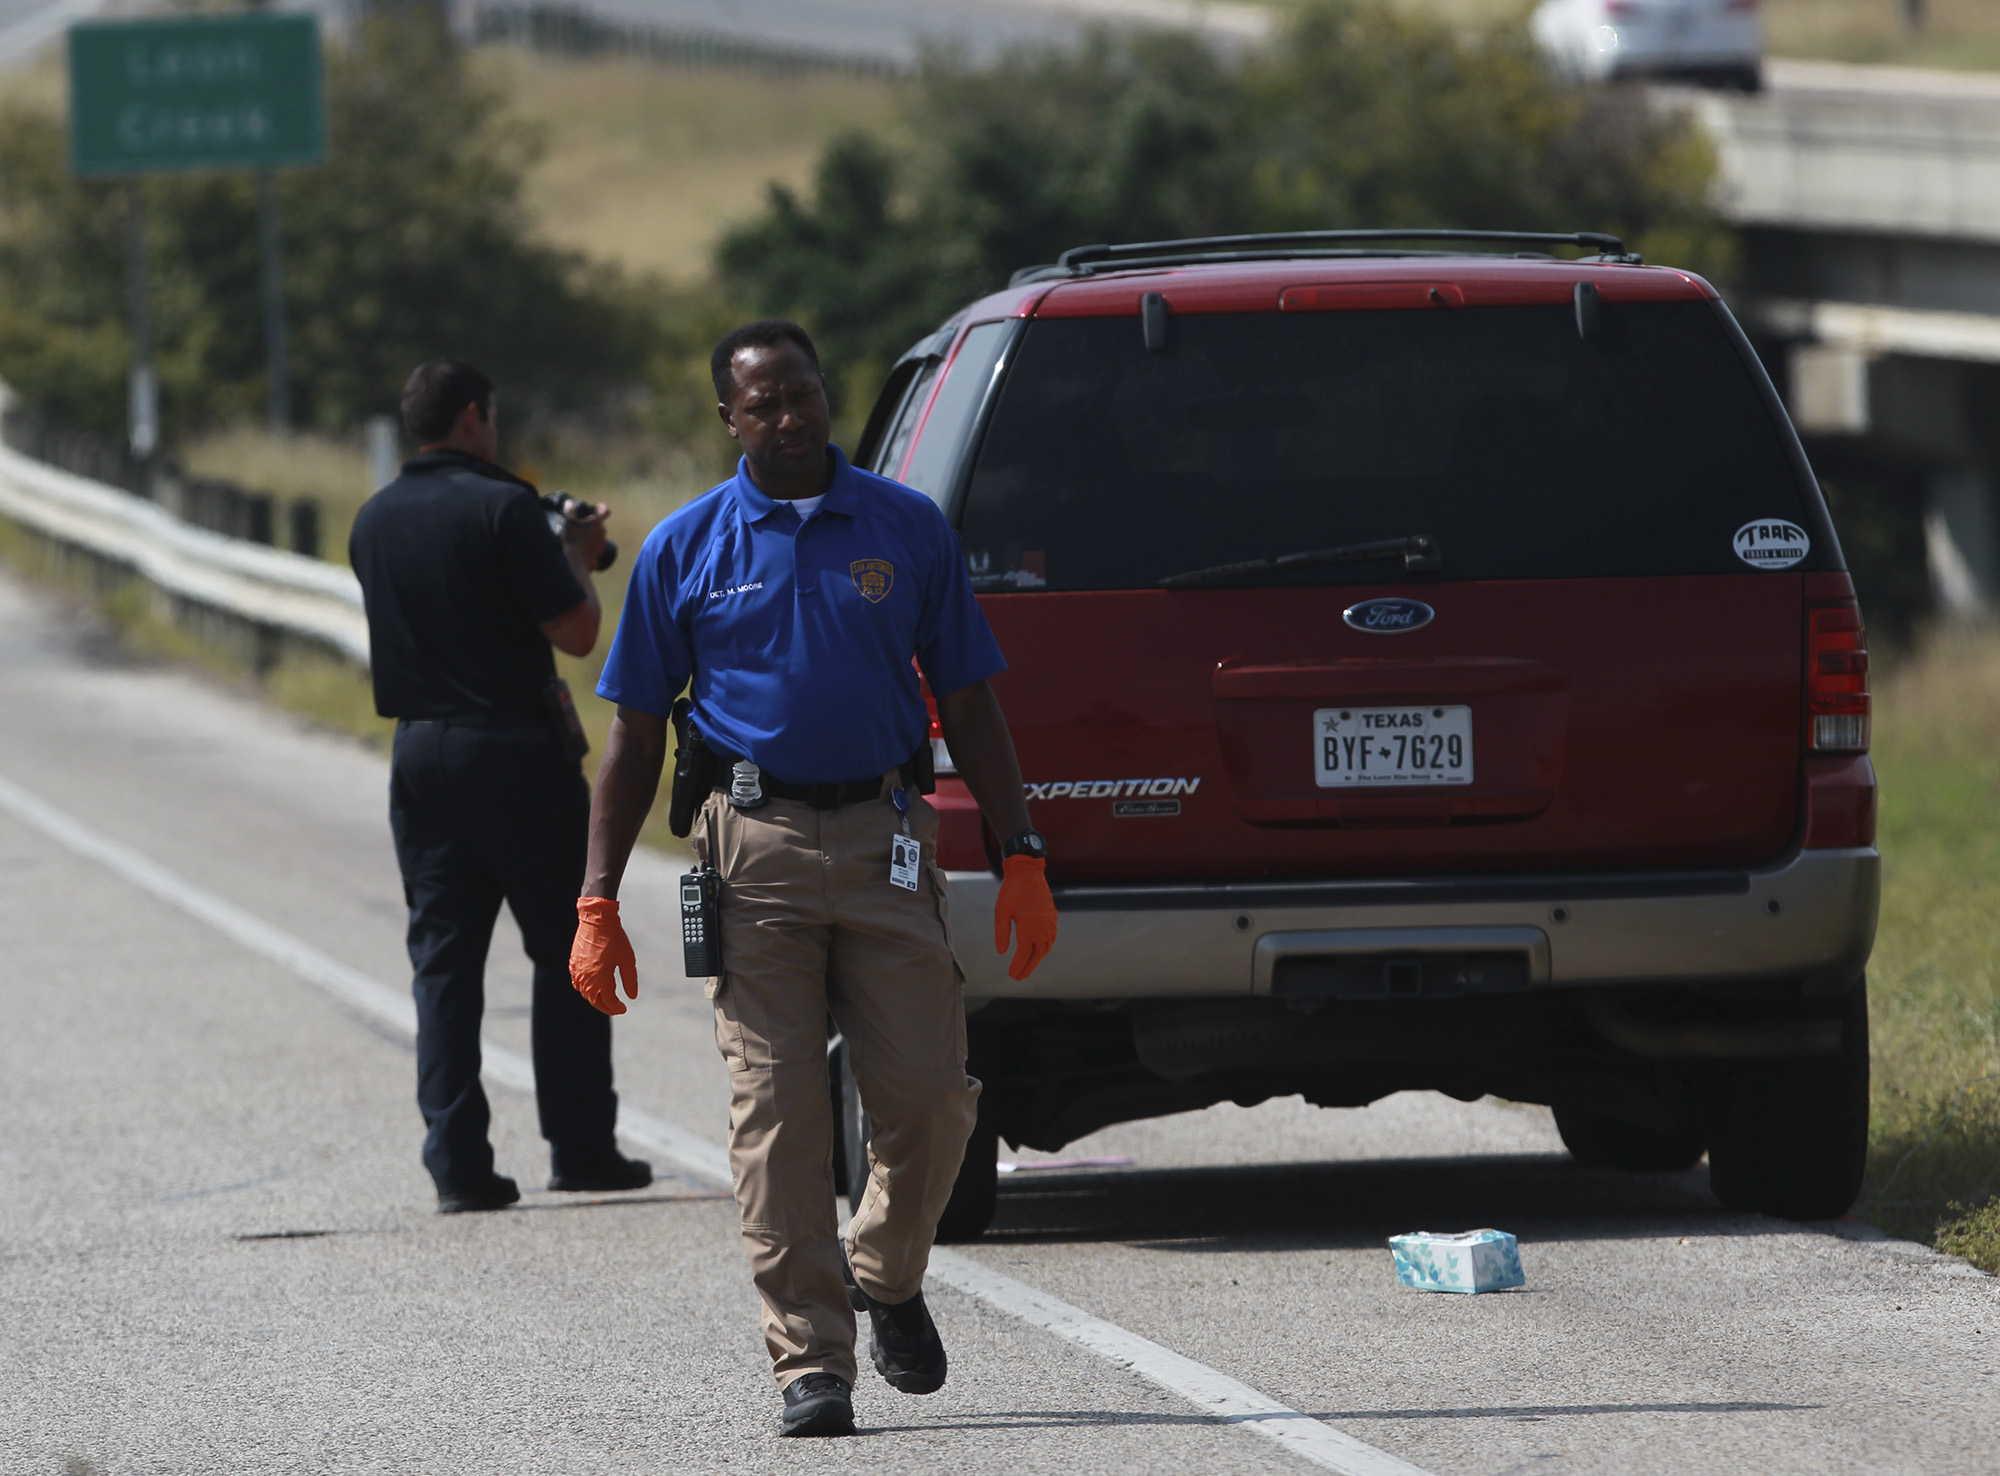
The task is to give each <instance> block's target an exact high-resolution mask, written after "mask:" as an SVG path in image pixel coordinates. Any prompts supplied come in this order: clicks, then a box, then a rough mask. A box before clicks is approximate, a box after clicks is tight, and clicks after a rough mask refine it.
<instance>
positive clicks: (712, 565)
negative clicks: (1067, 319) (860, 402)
mask: <svg viewBox="0 0 2000 1476" xmlns="http://www.w3.org/2000/svg"><path fill="white" fill-rule="evenodd" d="M830 454H831V455H832V457H833V462H834V470H833V478H832V482H831V484H830V485H829V486H828V487H827V491H826V500H825V501H824V502H822V503H821V504H820V509H819V512H818V513H817V514H815V515H814V516H813V517H810V518H807V519H806V520H805V521H804V522H803V523H801V522H800V520H799V515H798V514H797V512H795V511H794V510H793V508H792V506H791V504H790V503H787V502H779V501H775V500H774V499H772V498H769V497H766V496H765V495H764V494H763V493H762V492H760V491H758V490H757V485H756V483H754V482H752V481H751V480H750V473H749V470H748V468H747V467H746V466H745V465H744V464H743V463H742V462H740V461H739V462H738V463H737V465H736V475H735V477H733V478H732V479H731V480H729V481H727V482H724V483H723V484H722V485H721V486H719V487H716V488H713V489H711V490H710V491H708V492H705V493H703V494H702V495H701V496H700V497H697V498H696V499H695V500H694V501H693V502H690V503H689V504H688V505H687V506H686V507H684V508H682V509H680V510H679V511H678V512H676V513H674V514H673V515H672V516H671V517H669V518H667V519H666V520H665V521H663V522H662V523H661V524H660V525H659V526H658V527H656V528H654V529H653V531H652V532H651V533H650V534H648V535H647V537H646V542H645V544H644V545H643V546H642V547H641V548H640V550H639V557H638V559H637V560H636V561H635V563H634V565H633V568H632V580H631V584H630V586H629V587H628V588H627V590H626V593H625V610H624V613H623V614H622V615H620V616H619V618H618V633H617V635H616V636H614V637H613V638H612V642H611V653H610V655H609V656H608V657H607V658H606V659H605V663H604V675H603V677H602V678H601V679H600V680H599V681H598V683H597V693H598V695H599V696H600V697H605V698H608V699H609V700H611V701H613V702H616V703H619V704H621V705H623V706H626V707H633V708H637V709H638V710H639V711H641V712H650V713H653V714H655V715H658V716H665V715H666V714H667V712H668V711H669V709H670V708H671V707H672V705H673V700H674V698H675V697H677V696H679V695H680V691H681V688H682V687H683V686H685V685H686V684H687V682H688V679H689V678H690V677H692V678H693V679H694V687H693V691H692V693H691V695H692V698H693V703H694V708H693V713H694V719H695V724H696V726H697V727H698V728H700V730H701V732H702V735H703V736H704V737H705V738H707V740H708V741H709V742H710V743H711V744H713V745H715V746H716V747H718V748H722V749H727V750H729V751H730V752H733V753H740V754H743V755H744V756H745V757H747V758H749V759H751V760H753V761H754V762H755V763H756V764H757V765H758V766H759V767H760V768H763V769H767V770H769V771H770V772H771V773H772V774H774V775H775V776H777V777H778V778H780V779H785V780H789V781H791V782H792V783H794V784H825V783H835V782H840V781H845V780H850V779H865V778H867V777H869V776H870V775H874V774H881V773H885V772H886V771H888V770H889V769H892V768H894V767H895V766H896V765H897V764H900V763H902V762H903V761H904V760H905V759H907V758H909V756H910V755H911V754H912V753H913V752H915V751H916V747H917V745H918V744H919V743H920V742H922V741H923V738H924V735H925V733H926V731H927V730H928V729H929V726H930V719H929V717H928V715H927V714H926V713H925V711H924V701H923V694H922V692H921V691H920V690H919V688H918V686H917V673H916V669H915V667H913V666H912V665H911V664H910V658H911V657H912V656H915V657H916V659H917V663H918V664H919V665H921V666H922V668H923V673H924V679H925V680H926V681H928V682H929V683H930V688H931V691H932V692H934V693H937V694H939V695H945V694H948V693H952V692H956V691H958V690H959V689H960V688H962V687H969V686H971V685H972V684H973V683H974V682H977V681H981V680H984V679H985V678H987V677H990V676H992V675H993V674H994V673H995V672H997V671H1000V670H1003V669H1004V668H1005V667H1006V665H1007V663H1006V662H1005V661H1004V660H1003V659H1002V658H1001V655H1000V647H999V643H998V642H996V641H995V640H994V639H993V631H992V629H991V628H990V627H989V626H988V625H987V624H986V616H985V615H984V613H982V612H981V610H980V608H979V605H978V602H977V601H975V600H974V599H973V597H972V585H971V583H970V581H969V580H968V579H967V578H966V573H965V557H964V555H963V554H962V553H961V552H960V550H959V545H958V535H957V533H955V532H954V531H952V527H951V525H950V524H949V523H947V522H946V521H945V519H944V514H943V513H942V512H940V511H939V510H938V508H937V505H936V504H935V503H933V502H932V501H931V500H930V499H929V498H928V497H925V496H924V495H922V494H921V493H918V492H913V491H911V490H910V489H909V488H908V487H905V486H903V485H902V484H901V483H899V482H892V481H890V480H889V479H888V478H887V477H878V476H876V475H874V474H873V473H871V472H865V471H859V470H856V469H855V468H854V467H852V466H849V465H848V463H847V458H846V457H845V456H843V455H841V453H840V451H839V449H838V448H837V447H836V448H832V450H831V452H830Z"/></svg>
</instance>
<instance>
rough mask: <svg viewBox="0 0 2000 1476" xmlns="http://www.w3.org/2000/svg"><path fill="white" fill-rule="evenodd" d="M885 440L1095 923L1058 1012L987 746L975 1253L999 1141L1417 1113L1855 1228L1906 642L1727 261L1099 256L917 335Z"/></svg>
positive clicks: (1060, 895)
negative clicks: (1885, 673) (933, 509)
mask: <svg viewBox="0 0 2000 1476" xmlns="http://www.w3.org/2000/svg"><path fill="white" fill-rule="evenodd" d="M1426 235H1428V236H1430V237H1431V239H1430V240H1429V241H1426V242H1425V243H1424V246H1423V248H1422V249H1417V248H1416V247H1414V246H1413V245H1411V244H1408V243H1413V242H1416V241H1418V240H1419V239H1421V238H1422V237H1424V236H1426ZM1397 243H1404V244H1401V245H1399V244H1397ZM1565 248H1566V249H1569V250H1577V249H1581V250H1582V251H1583V252H1585V253H1587V254H1586V255H1584V256H1583V257H1582V258H1581V259H1559V257H1558V256H1557V255H1556V252H1557V251H1558V250H1561V249H1565ZM1502 250H1509V251H1512V252H1514V253H1516V254H1500V253H1501V251H1502ZM856 449H857V454H856V456H855V460H856V461H857V462H858V463H859V464H861V465H864V466H868V467H871V468H872V469H874V470H875V471H878V472H882V473H885V474H887V475H889V476H892V477H897V478H900V479H901V480H902V481H904V482H906V483H908V484H910V485H911V486H913V487H916V488H918V489H920V490H921V491H923V492H924V493H926V494H928V495H929V496H931V497H932V498H934V499H935V500H936V501H937V502H938V503H939V505H940V506H942V507H943V509H944V510H945V512H946V514H947V515H948V516H949V517H950V519H951V521H952V523H953V524H954V525H955V526H956V527H957V529H958V532H959V539H960V542H961V544H962V545H963V547H964V551H965V557H966V560H967V563H968V565H969V567H970V569H971V573H972V577H973V581H974V587H975V588H976V589H977V590H978V591H979V592H980V599H981V603H982V604H983V605H984V607H985V610H986V614H987V617H988V618H989V619H990V620H991V622H992V624H993V629H994V631H995V633H996V634H997V635H998V637H999V640H1000V644H1001V647H1002V649H1003V650H1004V651H1005V653H1006V655H1007V659H1008V661H1009V663H1010V665H1009V668H1008V670H1007V671H1006V672H1005V673H1004V674H1003V675H1002V676H1000V677H998V678H997V679H996V681H995V686H996V688H997V689H998V691H999V694H1000V697H1001V700H1002V702H1003V703H1004V704H1005V707H1006V711H1007V716H1008V718H1009V720H1010V722H1011V724H1012V727H1013V731H1014V737H1015V741H1016V743H1017V744H1018V745H1019V749H1020V755H1021V765H1022V773H1023V776H1024V778H1025V780H1026V783H1027V790H1028V799H1029V806H1030V809H1031V812H1032V813H1033V815H1034V818H1035V822H1036V824H1037V826H1038V827H1039V828H1040V829H1041V831H1042V832H1043V833H1044V834H1045V835H1046V836H1047V838H1048V843H1049V855H1050V862H1049V875H1050V879H1051V881H1052V883H1053V884H1054V887H1055V895H1056V901H1057V904H1058V906H1059V907H1060V909H1061V913H1062V938H1061V940H1060V942H1059V944H1058V946H1057V948H1056V950H1055V952H1054V954H1053V955H1052V956H1051V957H1050V958H1049V959H1048V961H1047V962H1045V963H1044V964H1043V965H1042V966H1041V968H1040V969H1039V970H1038V971H1037V972H1036V973H1035V975H1034V976H1033V977H1032V978H1030V979H1028V980H1026V981H1024V982H1022V983H1015V982H1013V981H1011V980H1010V979H1009V978H1008V977H1007V974H1006V971H1005V968H1004V959H1001V958H1000V957H999V956H998V955H996V954H994V952H993V951H992V948H991V946H990V945H987V944H985V943H984V941H983V938H984V934H983V932H982V931H981V929H982V928H983V924H981V923H979V922H978V920H979V919H981V918H984V917H985V916H987V915H988V913H989V911H990V908H991V904H992V900H993V893H994V890H995V888H996V887H997V886H998V876H999V872H998V855H997V850H996V846H995V842H994V838H993V836H991V835H990V834H987V833H985V831H984V828H983V826H982V823H981V820H980V817H979V813H978V811H977V809H976V808H975V806H974V805H973V802H972V799H971V797H970V795H969V794H968V793H967V792H966V790H965V787H964V785H963V784H962V783H960V782H958V781H956V780H955V779H954V778H953V777H952V776H951V769H950V764H949V755H948V754H944V753H942V752H941V753H940V755H939V758H940V764H939V771H940V774H941V776H942V777H941V778H940V780H939V784H938V793H937V795H936V797H935V803H936V804H937V806H938V808H939V810H940V811H941V812H942V819H943V823H942V826H941V829H940V833H939V841H938V860H939V864H940V865H941V866H942V867H943V868H944V869H945V871H946V872H947V874H948V876H949V878H950V884H951V892H952V909H953V912H954V914H955V915H956V916H957V917H958V919H959V920H960V926H961V932H962V936H965V937H966V940H967V941H966V946H964V947H962V948H961V949H960V959H961V962H962V964H963V966H964V969H965V973H966V979H967V984H966V1008H967V1011H968V1014H969V1026H970V1044H971V1070H972V1072H973V1074H974V1075H976V1076H977V1077H979V1078H980V1080H981V1081H983V1082H984V1083H985V1091H984V1094H983V1095H982V1096H981V1098H980V1104H979V1132H978V1133H977V1134H976V1135H975V1137H974V1139H973V1142H972V1144H971V1147H970V1148H969V1149H968V1151H967V1155H966V1167H965V1170H964V1173H963V1175H962V1177H961V1179H960V1182H959V1185H958V1189H957V1192H956V1194H955V1195H954V1198H953V1201H952V1206H951V1209H950V1211H949V1212H948V1214H947V1217H946V1223H945V1225H944V1227H943V1232H944V1234H946V1235H947V1236H949V1237H960V1238H963V1237H967V1236H974V1235H977V1234H978V1233H979V1232H980V1231H982V1230H983V1229H984V1228H985V1227H986V1226H987V1224H988V1223H989V1222H990V1220H991V1218H992V1215H993V1213H994V1205H995V1199H994V1190H995V1178H994V1160H995V1157H996V1147H997V1145H996V1142H995V1138H996V1136H997V1137H1000V1138H1005V1139H1006V1140H1007V1141H1008V1142H1009V1143H1012V1144H1015V1145H1017V1146H1018V1145H1020V1144H1027V1145H1030V1146H1032V1147H1035V1148H1038V1149H1042V1150H1055V1149H1059V1148H1061V1147H1063V1146H1064V1145H1065V1144H1067V1143H1069V1142H1072V1141H1074V1140H1075V1139H1077V1138H1079V1137H1081V1136H1083V1135H1084V1134H1086V1133H1090V1132H1092V1131H1094V1130H1096V1129H1098V1128H1102V1127H1105V1126H1106V1125H1108V1124H1111V1123H1116V1122H1121V1121H1127V1120H1131V1119H1134V1118H1142V1117H1150V1116H1156V1115H1160V1114H1164V1113H1172V1112H1184V1111H1187V1110H1190V1109H1194V1108H1200V1107H1206V1106H1208V1105H1210V1104H1212V1103H1216V1102H1225V1101H1228V1102H1237V1103H1242V1104H1244V1105H1250V1104H1254V1103H1257V1102H1261V1101H1263V1100H1265V1099H1266V1098H1269V1097H1275V1096H1285V1095H1298V1096H1302V1097H1304V1098H1305V1099H1306V1100H1307V1101H1309V1102H1314V1103H1319V1104H1321V1105H1324V1106H1330V1107H1349V1106H1359V1105H1362V1104H1365V1103H1368V1102H1371V1101H1374V1100H1376V1099H1377V1098H1380V1097H1383V1096H1386V1095H1388V1094H1389V1093H1392V1092H1397V1091H1404V1090H1408V1089H1413V1088H1422V1089H1429V1090H1434V1091H1440V1092H1444V1093H1447V1094H1449V1095H1451V1096H1453V1097H1457V1098H1460V1099H1462V1100H1466V1101H1470V1100H1473V1099H1475V1098H1478V1097H1480V1096H1483V1095H1486V1094H1488V1093H1494V1094H1498V1095H1500V1096H1504V1097H1511V1098H1513V1099H1515V1100H1517V1101H1526V1102H1542V1103H1548V1104H1550V1105H1551V1106H1552V1107H1553V1108H1554V1113H1555V1120H1556V1124H1557V1126H1558V1127H1559V1128H1560V1130H1561V1132H1562V1137H1563V1141H1564V1143H1565V1144H1567V1145H1568V1147H1569V1149H1570V1151H1571V1152H1572V1154H1574V1156H1575V1157H1576V1158H1577V1159H1578V1160H1579V1161H1580V1162H1583V1163H1587V1164H1592V1165H1598V1166H1610V1167H1617V1168H1624V1169H1657V1170H1665V1169H1684V1168H1687V1167H1689V1166H1691V1165H1692V1164H1694V1163H1695V1162H1696V1161H1697V1160H1698V1159H1699V1158H1700V1157H1701V1156H1702V1154H1703V1153H1704V1152H1705V1153H1706V1154H1707V1155H1708V1160H1709V1169H1710V1181H1711V1183H1712V1185H1713V1187H1714V1192H1715V1193H1716V1195H1717V1196H1718V1197H1719V1198H1720V1199H1721V1201H1722V1202H1723V1203H1724V1204H1725V1205H1728V1206H1730V1207H1732V1208H1736V1209H1742V1210H1757V1211H1763V1212H1767V1213H1771V1214H1777V1215H1784V1216H1790V1217H1793V1218H1815V1217H1824V1216H1833V1215H1837V1214H1840V1213H1841V1212H1842V1211H1844V1210H1845V1209H1847V1207H1848V1206H1849V1205H1850V1204H1851V1203H1852V1202H1853V1200H1854V1198H1855V1195H1856V1194H1857V1192H1858V1190H1859V1186H1860V1176H1861V1169H1862V1160H1863V1149H1864V1143H1865V1139H1866V1133H1867V1116H1868V1014H1867V1002H1866V994H1865V988H1864V982H1863V968H1864V966H1865V964H1866V962H1867V959H1868V953H1869V949H1870V947H1871V945H1872V943H1873V939H1874V931H1875V915H1876V903H1877V895H1878V889H1879V855H1878V853H1877V852H1876V850H1875V848H1874V838H1875V835H1874V832H1875V818H1874V817H1875V779H1874V773H1873V771H1872V769H1871V767H1870V765H1869V761H1868V758H1867V749H1868V687H1867V670H1868V656H1867V652H1866V648H1865V646H1864V644H1863V639H1862V624H1861V614H1860V610H1859V608H1858V607H1857V605H1856V603H1855V598H1854V588H1853V585H1852V583H1851V582H1850V581H1849V578H1848V575H1847V573H1846V572H1845V567H1844V564H1843V561H1842V558H1841V552H1840V547H1839V544H1838V542H1837V541H1836V540H1835V537H1834V531H1833V527H1832V524H1831V523H1830V521H1829V520H1828V516H1827V511H1826V506H1825V503H1824V501H1823V500H1822V499H1821V496H1820V493H1819V489H1818V487H1817V485H1816V483H1815V481H1814V478H1813V473H1812V470H1811V468H1810V467H1809V466H1808V465H1807V463H1806V459H1805V456H1804V454H1803V452H1802V451H1801V449H1800V446H1799V442H1798V439H1797V437H1796V435H1795V434H1794V433H1793V430H1792V427H1791V425H1790V422H1789V421H1788V420H1787V419H1786V416H1785V412H1784V409H1783V408H1782V406H1781V405H1780V403H1779V401H1778V397H1777V395H1776V394H1775V393H1774V392H1773V390H1772V387H1771V384H1770V381H1769V380H1768V379H1767V378H1766V376H1765V374H1764V371H1763V370H1762V368H1761V367H1760V366H1759V364H1758V361H1757V359H1756V358H1755V356H1754V355H1753V354H1752V352H1751V349H1750V346H1749V344H1748V343H1747V342H1746V340H1745V339H1744V336H1743V333H1742V331H1741V330H1740V329H1739V328H1738V326H1737V324H1736V322H1735V320H1734V319H1733V318H1732V317H1731V316H1730V313H1729V310H1728V309H1727V308H1726V307H1725V306H1724V305H1723V304H1722V302H1721V301H1720V300H1719V299H1718V297H1717V295H1716V292H1715V290H1714V289H1713V288H1712V287H1710V286H1709V285H1708V284H1707V283H1706V282H1704V281H1703V280H1701V279H1700V278H1699V277H1696V276H1692V275H1690V274H1688V273H1686V272H1681V271H1675V270H1672V269H1669V268H1665V267H1658V266H1646V265H1642V264H1641V263H1640V261H1639V259H1638V258H1637V257H1635V256H1631V255H1628V254H1626V253H1625V252H1624V249H1623V247H1622V246H1621V244H1620V243H1619V242H1618V241H1617V240H1616V239H1615V238H1612V237H1608V236H1599V235H1578V236H1559V237H1558V236H1533V237H1529V236H1513V235H1508V236H1483V237H1478V236H1474V235H1472V234H1471V233H1442V232H1439V233H1421V232H1420V233H1416V234H1415V235H1397V236H1393V237H1391V236H1387V235H1378V234H1375V233H1313V234H1308V235H1298V236H1284V237H1233V238H1225V239H1211V240H1196V241H1175V242H1161V243H1148V244H1143V245H1134V246H1093V247H1083V248H1079V249H1077V250H1072V251H1068V252H1065V253H1064V254H1063V256H1062V258H1061V260H1060V261H1059V262H1058V263H1057V264H1056V265H1054V266H1051V267H1042V268H1034V269H1030V270H1027V271H1024V272H1021V273H1019V274H1017V275H1016V277H1015V280H1014V283H1013V285H1011V286H1010V287H1009V288H1008V289H1007V290H1006V291H1004V292H999V293H996V294H994V295H993V296H991V297H987V298H984V299H982V300H980V301H979V302H976V303H974V304H972V305H971V306H970V307H967V308H966V309H965V310H964V311H962V312H961V313H959V314H958V315H957V316H956V317H954V318H953V319H952V320H951V321H950V322H949V323H948V324H946V325H945V326H944V327H943V328H942V329H940V330H939V331H938V333H937V334H936V335H935V336H934V337H931V338H928V339H926V340H924V341H923V342H921V343H919V344H918V345H917V346H916V347H914V348H913V349H911V350H910V352H909V353H908V354H907V355H906V356H905V357H904V358H903V359H902V360H901V361H900V362H899V363H898V364H897V365H896V366H895V368H894V370H893V371H892V372H891V374H890V376H889V380H888V384H887V385H886V387H885V388H884V390H883V392H882V396H881V399H880V402H879V403H878V404H877V405H876V407H875V411H874V414H873V416H872V417H871V419H870V421H869V424H868V429H867V432H866V434H865V435H864V437H863V438H862V440H861V442H860V443H859V445H858V446H857V448H856ZM967 920H971V921H969V922H968V921H967ZM835 1059H836V1063H838V1062H839V1060H840V1052H839V1049H838V1046H837V1044H836V1047H835ZM843 1075H844V1073H843V1074H837V1075H836V1077H835V1090H836V1091H837V1092H839V1093H840V1094H841V1095H842V1097H843V1099H844V1118H845V1120H844V1127H843V1134H842V1144H843V1145H842V1148H841V1150H840V1154H839V1156H840V1158H841V1159H842V1160H843V1162H842V1164H841V1165H840V1166H841V1168H842V1170H843V1173H844V1172H845V1171H846V1169H847V1168H848V1167H849V1164H848V1162H846V1160H851V1159H852V1158H853V1156H854V1155H855V1153H856V1152H857V1151H858V1147H859V1144H860V1143H861V1142H862V1141H864V1137H863V1135H864V1134H865V1132H866V1130H867V1124H866V1120H865V1118H864V1117H862V1116H861V1114H860V1110H859V1105H858V1102H857V1100H856V1097H855V1092H854V1088H853V1085H852V1082H851V1079H847V1080H843ZM850 1177H851V1178H852V1181H854V1182H858V1181H859V1176H858V1175H857V1176H850Z"/></svg>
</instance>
